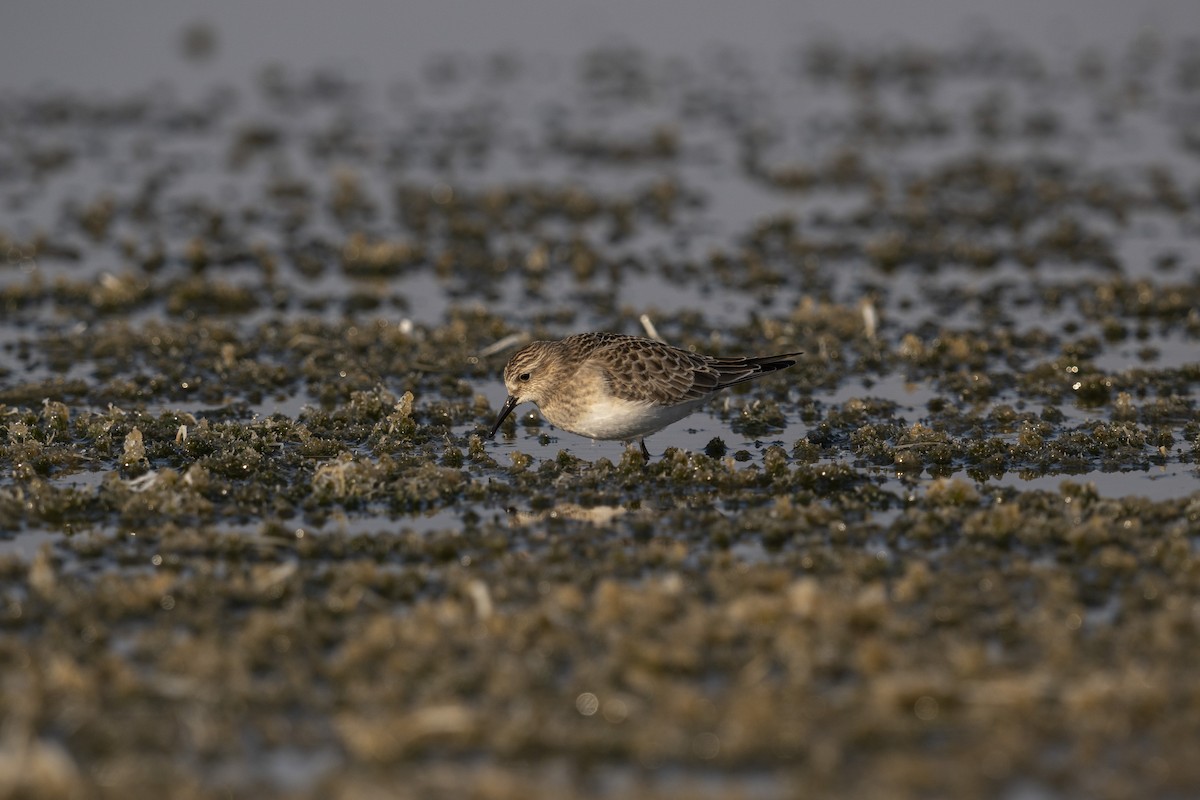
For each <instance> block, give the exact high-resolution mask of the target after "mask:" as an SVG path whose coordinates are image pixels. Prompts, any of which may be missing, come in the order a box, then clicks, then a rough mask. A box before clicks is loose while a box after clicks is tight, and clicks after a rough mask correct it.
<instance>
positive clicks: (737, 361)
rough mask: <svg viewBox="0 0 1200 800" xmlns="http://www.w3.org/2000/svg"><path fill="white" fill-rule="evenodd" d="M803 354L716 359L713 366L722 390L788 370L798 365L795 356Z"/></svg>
mask: <svg viewBox="0 0 1200 800" xmlns="http://www.w3.org/2000/svg"><path fill="white" fill-rule="evenodd" d="M799 355H803V354H802V353H799V352H797V353H780V354H779V355H775V356H743V357H737V358H714V359H713V360H712V362H711V364H712V366H713V367H714V368H715V369H716V370H717V374H718V375H719V376H720V378H719V383H718V385H719V386H720V388H722V389H723V388H725V387H726V386H733V385H734V384H737V383H743V382H744V381H749V380H754V379H755V378H757V377H759V376H760V375H766V374H767V373H768V372H775V371H776V370H781V369H787V368H788V367H790V366H792V365H793V364H795V363H796V359H795V358H794V356H799Z"/></svg>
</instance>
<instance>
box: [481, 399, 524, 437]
mask: <svg viewBox="0 0 1200 800" xmlns="http://www.w3.org/2000/svg"><path fill="white" fill-rule="evenodd" d="M520 402H521V401H520V399H519V398H517V397H516V396H515V395H511V394H510V395H509V396H508V399H507V400H505V401H504V405H503V406H501V408H500V416H498V417H496V424H495V425H493V426H492V431H491V433H489V434H488V438H489V439H494V438H495V437H496V431H498V430H500V423H501V422H504V418H505V417H507V416H508V415H509V414H511V413H512V410H513V409H514V408H516V407H517V404H518V403H520Z"/></svg>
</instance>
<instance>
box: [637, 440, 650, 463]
mask: <svg viewBox="0 0 1200 800" xmlns="http://www.w3.org/2000/svg"><path fill="white" fill-rule="evenodd" d="M638 443H639V444H640V445H641V446H642V458H644V459H646V463H647V464H648V463H650V451H649V450H647V449H646V440H645V438H641V439H638Z"/></svg>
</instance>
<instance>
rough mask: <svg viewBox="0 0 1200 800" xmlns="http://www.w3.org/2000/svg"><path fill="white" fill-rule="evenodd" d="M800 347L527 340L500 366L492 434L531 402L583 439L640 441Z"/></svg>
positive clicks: (608, 336) (618, 337)
mask: <svg viewBox="0 0 1200 800" xmlns="http://www.w3.org/2000/svg"><path fill="white" fill-rule="evenodd" d="M799 355H802V353H801V352H793V353H780V354H779V355H772V356H734V357H718V356H709V355H701V354H699V353H693V352H691V351H689V350H682V349H680V348H678V347H672V346H671V345H669V344H665V343H663V342H660V341H657V340H655V339H647V338H644V337H641V336H628V335H625V334H619V333H598V332H593V333H579V334H575V335H574V336H568V337H566V338H565V339H558V340H557V341H537V342H532V343H530V344H528V345H526V346H525V347H523V348H521V349H520V350H518V351H517V352H516V353H515V354H514V355H513V357H512V358H511V359H510V360H509V362H508V365H507V366H505V368H504V386H505V388H506V389H507V390H508V397H507V399H505V401H504V405H503V406H501V408H500V414H499V416H497V417H496V422H495V424H494V425H492V429H491V432H490V433H489V434H488V438H489V439H491V438H495V436H496V432H497V431H498V430H500V425H501V423H503V422H504V420H505V419H506V418H507V417H508V415H509V414H510V413H512V410H513V409H514V408H516V407H517V406H518V405H520V404H521V403H523V402H525V401H532V402H533V403H534V404H536V405H537V407H538V409H539V410H540V411H541V413H542V416H543V417H545V418H546V420H547V421H548V422H550V424H552V425H554V426H555V427H557V428H561V429H562V430H565V431H568V432H570V433H574V434H578V435H580V436H586V437H588V438H590V439H607V440H623V441H626V442H632V441H633V440H634V439H635V438H636V439H637V440H638V441H639V443H640V445H641V450H642V456H643V457H644V458H645V459H647V460H648V459H649V458H650V452H649V450H647V449H646V440H645V437H646V436H648V435H649V434H651V433H654V432H655V431H659V430H662V429H663V428H665V427H666V426H668V425H670V424H671V423H673V422H678V421H679V420H681V419H683V418H684V417H686V416H687V415H689V414H691V413H692V412H693V411H695V410H696V409H697V408H699V407H700V406H701V405H703V404H704V402H705V401H707V400H708V399H709V398H710V397H712V396H713V395H714V394H716V393H717V392H719V391H721V390H722V389H725V388H728V387H730V386H733V385H735V384H739V383H743V382H745V381H749V380H753V379H754V378H757V377H760V376H762V375H766V374H767V373H770V372H775V371H777V370H781V369H786V368H787V367H790V366H792V365H793V364H795V363H796V358H795V357H796V356H799Z"/></svg>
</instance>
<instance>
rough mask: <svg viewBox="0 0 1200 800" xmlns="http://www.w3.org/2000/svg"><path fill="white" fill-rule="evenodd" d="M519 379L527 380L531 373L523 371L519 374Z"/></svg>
mask: <svg viewBox="0 0 1200 800" xmlns="http://www.w3.org/2000/svg"><path fill="white" fill-rule="evenodd" d="M517 380H519V381H527V380H529V373H528V372H522V373H521V374H520V375H518V376H517Z"/></svg>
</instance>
